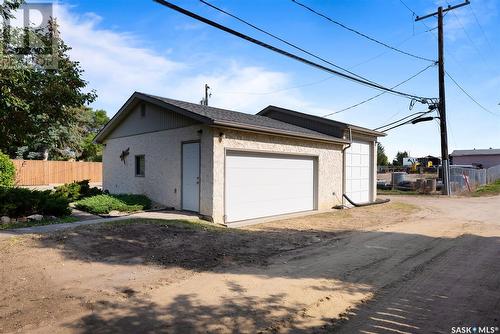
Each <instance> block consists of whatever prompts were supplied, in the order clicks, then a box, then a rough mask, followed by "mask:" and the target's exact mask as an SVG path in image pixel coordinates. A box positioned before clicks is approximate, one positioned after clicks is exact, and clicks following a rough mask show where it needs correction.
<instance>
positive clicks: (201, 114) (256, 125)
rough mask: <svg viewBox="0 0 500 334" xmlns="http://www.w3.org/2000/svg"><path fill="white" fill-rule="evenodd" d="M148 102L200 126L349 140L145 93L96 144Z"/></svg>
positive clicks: (111, 123)
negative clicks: (135, 107)
mask: <svg viewBox="0 0 500 334" xmlns="http://www.w3.org/2000/svg"><path fill="white" fill-rule="evenodd" d="M140 101H146V102H149V103H151V104H153V105H156V106H158V107H160V108H163V109H164V110H168V111H171V112H174V113H178V114H180V115H182V116H184V117H187V118H190V119H192V120H194V121H197V122H199V123H203V124H207V125H212V126H221V127H231V128H237V129H246V130H252V131H258V132H265V133H271V134H280V135H287V136H294V137H300V138H305V139H312V140H322V141H329V142H336V143H346V142H347V141H345V140H343V139H340V138H338V137H334V136H333V137H332V136H330V135H326V134H323V133H320V132H317V131H314V130H312V129H308V128H304V127H300V126H297V125H294V124H291V123H286V122H282V121H279V120H277V119H273V118H270V117H266V116H262V115H251V114H245V113H242V112H237V111H233V110H227V109H221V108H214V107H209V106H204V105H200V104H195V103H190V102H185V101H179V100H174V99H169V98H165V97H160V96H154V95H149V94H143V93H138V92H135V93H134V94H133V95H132V96H131V97H130V98H129V99H128V100H127V102H126V103H125V104H124V105H123V107H122V108H120V110H119V111H118V113H117V114H116V115H115V116H114V117H113V118H112V119H111V120H110V121H109V122H108V124H106V126H105V127H104V128H103V129H102V130H101V132H99V134H97V136H96V138H95V141H96V142H99V143H102V142H103V141H104V140H105V139H106V138H108V137H109V135H110V134H111V133H112V132H113V131H114V130H115V129H116V128H117V127H119V126H120V124H121V122H123V120H124V119H125V118H126V117H127V116H128V114H129V113H130V112H131V110H133V109H134V106H135V105H136V104H137V103H138V102H140Z"/></svg>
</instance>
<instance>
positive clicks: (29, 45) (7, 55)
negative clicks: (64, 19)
mask: <svg viewBox="0 0 500 334" xmlns="http://www.w3.org/2000/svg"><path fill="white" fill-rule="evenodd" d="M0 3H1V1H0ZM10 14H11V16H12V17H10V18H5V19H3V22H2V21H0V23H1V25H2V26H1V29H2V34H1V36H0V39H1V40H0V44H1V48H0V68H4V69H6V68H16V67H17V66H19V63H28V64H32V65H37V66H42V67H44V68H47V69H55V68H57V66H58V52H57V51H58V45H57V43H58V42H57V38H58V36H57V34H58V32H57V27H56V23H55V21H54V20H53V14H54V6H53V4H52V3H48V2H47V3H39V2H37V3H24V4H22V5H21V6H20V7H19V8H18V9H16V10H15V11H13V12H11V13H10ZM0 20H1V19H0Z"/></svg>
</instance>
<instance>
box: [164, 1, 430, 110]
mask: <svg viewBox="0 0 500 334" xmlns="http://www.w3.org/2000/svg"><path fill="white" fill-rule="evenodd" d="M154 1H155V2H157V3H159V4H161V5H163V6H166V7H169V8H171V9H173V10H175V11H177V12H179V13H181V14H184V15H186V16H189V17H191V18H193V19H196V20H198V21H200V22H203V23H206V24H208V25H210V26H212V27H214V28H217V29H219V30H222V31H224V32H227V33H229V34H231V35H234V36H236V37H239V38H241V39H244V40H246V41H248V42H251V43H253V44H256V45H259V46H261V47H264V48H266V49H268V50H271V51H274V52H276V53H279V54H281V55H284V56H287V57H289V58H292V59H294V60H297V61H300V62H302V63H304V64H307V65H310V66H312V67H315V68H318V69H320V70H323V71H325V72H329V73H331V74H335V75H338V76H340V77H342V78H344V79H347V80H351V81H353V82H356V83H359V84H362V85H365V86H367V87H371V88H374V89H378V90H382V91H387V92H390V93H391V94H394V95H399V96H402V97H405V98H408V99H410V100H417V101H420V102H422V103H426V102H427V101H428V100H429V98H425V97H422V96H417V95H413V94H409V93H404V92H401V91H397V90H394V89H390V88H387V87H384V86H382V85H380V84H378V83H374V82H371V81H367V80H362V79H359V78H357V77H353V76H351V75H349V74H346V73H342V72H339V71H337V70H334V69H332V68H329V67H326V66H323V65H321V64H318V63H315V62H313V61H311V60H308V59H306V58H303V57H300V56H298V55H296V54H293V53H290V52H288V51H285V50H282V49H280V48H277V47H275V46H272V45H270V44H267V43H265V42H262V41H260V40H257V39H255V38H253V37H250V36H248V35H245V34H243V33H241V32H238V31H236V30H234V29H231V28H228V27H226V26H224V25H221V24H219V23H217V22H214V21H212V20H209V19H207V18H205V17H203V16H200V15H198V14H195V13H193V12H190V11H188V10H186V9H184V8H181V7H179V6H177V5H174V4H172V3H170V2H168V1H165V0H154Z"/></svg>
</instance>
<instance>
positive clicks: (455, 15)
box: [446, 1, 487, 64]
mask: <svg viewBox="0 0 500 334" xmlns="http://www.w3.org/2000/svg"><path fill="white" fill-rule="evenodd" d="M446 3H447V4H448V6H450V3H449V2H448V1H446ZM452 14H453V17H454V18H455V21H457V23H458V24H459V25H460V27H461V28H462V30H463V31H464V34H465V36H466V37H467V39H468V40H469V42H470V44H471V45H472V46H473V47H474V49H475V50H476V52H477V54H478V55H479V56H481V59H482V60H483V62H484V63H485V64H486V63H487V62H486V59H485V58H484V56H483V53H482V52H481V50H479V48H478V47H477V45H476V43H475V42H474V41H473V40H472V38H471V37H470V35H469V33H468V32H467V30H465V26H464V25H463V24H462V21H461V20H460V19H459V18H458V16H457V14H455V12H452Z"/></svg>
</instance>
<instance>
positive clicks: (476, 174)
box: [450, 165, 486, 194]
mask: <svg viewBox="0 0 500 334" xmlns="http://www.w3.org/2000/svg"><path fill="white" fill-rule="evenodd" d="M483 184H486V169H473V168H462V167H454V166H453V165H452V166H450V188H451V193H452V194H460V193H463V192H469V191H474V190H476V188H477V187H479V186H480V185H483Z"/></svg>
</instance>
